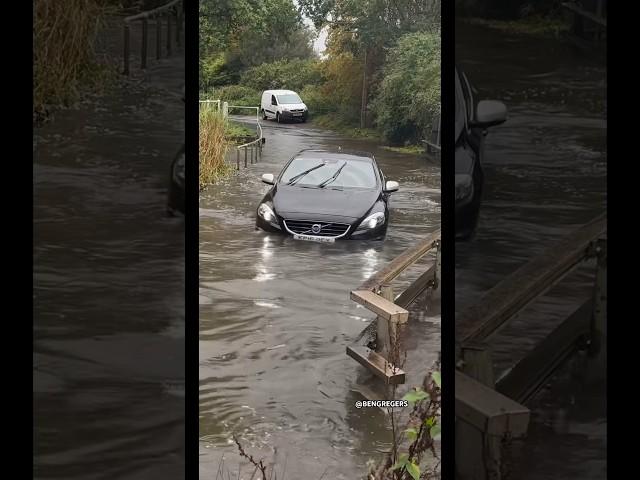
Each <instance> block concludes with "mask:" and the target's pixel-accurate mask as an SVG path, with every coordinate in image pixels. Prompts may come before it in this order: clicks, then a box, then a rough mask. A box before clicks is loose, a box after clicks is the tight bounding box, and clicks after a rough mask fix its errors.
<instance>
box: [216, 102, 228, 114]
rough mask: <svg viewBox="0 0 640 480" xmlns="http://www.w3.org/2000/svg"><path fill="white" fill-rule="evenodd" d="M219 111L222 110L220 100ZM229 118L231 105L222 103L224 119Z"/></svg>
mask: <svg viewBox="0 0 640 480" xmlns="http://www.w3.org/2000/svg"><path fill="white" fill-rule="evenodd" d="M218 110H220V100H218ZM228 116H229V103H228V102H223V103H222V118H227V117H228Z"/></svg>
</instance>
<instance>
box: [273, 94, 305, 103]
mask: <svg viewBox="0 0 640 480" xmlns="http://www.w3.org/2000/svg"><path fill="white" fill-rule="evenodd" d="M278 103H279V104H280V105H290V104H292V103H302V100H300V97H299V96H298V95H296V94H295V93H288V94H286V95H278Z"/></svg>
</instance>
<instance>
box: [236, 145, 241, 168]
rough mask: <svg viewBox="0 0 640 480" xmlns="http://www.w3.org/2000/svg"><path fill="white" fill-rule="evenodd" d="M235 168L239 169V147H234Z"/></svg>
mask: <svg viewBox="0 0 640 480" xmlns="http://www.w3.org/2000/svg"><path fill="white" fill-rule="evenodd" d="M236 167H237V168H236V170H240V149H239V148H236Z"/></svg>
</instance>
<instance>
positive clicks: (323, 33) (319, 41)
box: [293, 0, 327, 55]
mask: <svg viewBox="0 0 640 480" xmlns="http://www.w3.org/2000/svg"><path fill="white" fill-rule="evenodd" d="M293 3H294V4H295V5H296V6H298V2H297V1H296V0H293ZM302 19H303V20H304V23H305V24H306V25H307V26H308V27H309V28H311V30H313V31H314V32H315V30H316V29H315V28H314V27H313V22H312V21H311V20H309V19H308V18H307V17H305V16H303V17H302ZM326 42H327V30H326V29H324V28H323V29H322V30H320V34H319V35H318V37H317V38H316V40H315V41H314V42H313V50H314V51H315V52H316V53H317V54H318V55H322V54H323V52H324V51H325V49H326V48H327V47H326Z"/></svg>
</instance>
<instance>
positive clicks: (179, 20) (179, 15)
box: [176, 5, 183, 46]
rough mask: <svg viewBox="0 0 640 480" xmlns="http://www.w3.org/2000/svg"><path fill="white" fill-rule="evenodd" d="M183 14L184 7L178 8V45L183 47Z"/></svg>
mask: <svg viewBox="0 0 640 480" xmlns="http://www.w3.org/2000/svg"><path fill="white" fill-rule="evenodd" d="M182 14H183V7H182V5H181V6H179V7H178V18H177V19H176V45H178V46H181V45H182V39H181V38H180V36H181V35H182Z"/></svg>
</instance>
